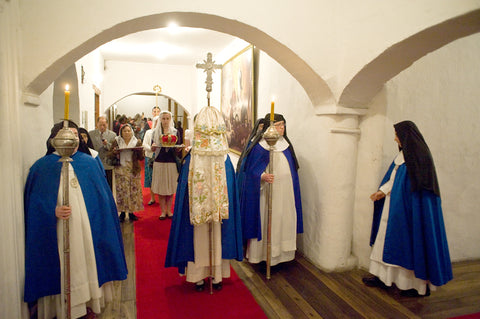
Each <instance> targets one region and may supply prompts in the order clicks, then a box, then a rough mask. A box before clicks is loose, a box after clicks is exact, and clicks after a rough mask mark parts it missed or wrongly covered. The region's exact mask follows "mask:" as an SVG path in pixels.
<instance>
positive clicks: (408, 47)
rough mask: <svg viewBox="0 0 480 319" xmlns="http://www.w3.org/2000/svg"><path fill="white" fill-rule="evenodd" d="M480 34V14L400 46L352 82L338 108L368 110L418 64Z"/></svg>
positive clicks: (450, 22) (437, 27)
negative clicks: (382, 92)
mask: <svg viewBox="0 0 480 319" xmlns="http://www.w3.org/2000/svg"><path fill="white" fill-rule="evenodd" d="M477 32H480V10H475V11H472V12H470V13H467V14H465V15H461V16H458V17H455V18H452V19H450V20H447V21H445V22H443V23H440V24H437V25H434V26H432V27H430V28H427V29H425V30H422V31H420V32H418V33H416V34H414V35H412V36H410V37H408V38H406V39H405V40H403V41H401V42H398V43H396V44H395V45H393V46H391V47H389V48H388V49H386V50H385V51H384V52H383V53H382V54H380V55H379V56H377V57H376V58H375V59H373V60H372V61H371V62H370V63H368V64H367V65H365V66H364V67H363V69H362V70H360V72H358V73H357V74H356V75H355V76H354V77H353V78H352V80H351V81H350V83H349V84H348V85H347V86H346V87H345V89H344V90H343V92H342V94H341V96H340V99H339V101H338V104H339V105H342V106H345V107H352V108H365V107H366V105H367V104H368V103H369V102H370V100H371V99H372V98H373V97H374V96H375V95H376V94H377V93H378V92H379V91H380V90H381V88H382V87H383V85H384V84H385V83H386V82H387V81H389V80H390V79H392V78H393V77H394V76H396V75H397V74H399V73H400V72H401V71H403V70H405V69H407V68H408V67H410V65H412V64H413V63H414V62H415V61H417V60H418V59H420V58H422V57H423V56H425V55H427V54H428V53H430V52H432V51H435V50H437V49H439V48H441V47H442V46H444V45H446V44H448V43H450V42H453V41H455V40H457V39H460V38H462V37H466V36H468V35H471V34H474V33H477Z"/></svg>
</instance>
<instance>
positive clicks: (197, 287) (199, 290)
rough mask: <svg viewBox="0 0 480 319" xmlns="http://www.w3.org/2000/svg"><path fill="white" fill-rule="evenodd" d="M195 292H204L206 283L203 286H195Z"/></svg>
mask: <svg viewBox="0 0 480 319" xmlns="http://www.w3.org/2000/svg"><path fill="white" fill-rule="evenodd" d="M195 290H196V291H198V292H202V291H204V290H205V282H203V284H195Z"/></svg>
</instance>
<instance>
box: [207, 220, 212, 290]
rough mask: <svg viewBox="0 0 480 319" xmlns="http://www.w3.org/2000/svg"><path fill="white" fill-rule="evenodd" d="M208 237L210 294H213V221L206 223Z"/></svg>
mask: <svg viewBox="0 0 480 319" xmlns="http://www.w3.org/2000/svg"><path fill="white" fill-rule="evenodd" d="M208 238H209V244H210V251H209V253H210V258H209V259H210V294H211V295H212V294H213V221H210V222H209V223H208Z"/></svg>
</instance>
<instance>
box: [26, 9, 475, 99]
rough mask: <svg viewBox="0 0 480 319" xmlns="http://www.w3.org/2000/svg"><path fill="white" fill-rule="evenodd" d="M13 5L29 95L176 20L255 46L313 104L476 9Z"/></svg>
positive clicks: (37, 92) (337, 94) (340, 90)
mask: <svg viewBox="0 0 480 319" xmlns="http://www.w3.org/2000/svg"><path fill="white" fill-rule="evenodd" d="M20 8H21V12H22V17H23V19H22V27H23V28H22V29H23V31H24V33H23V42H22V46H23V48H24V53H23V60H22V63H23V65H24V70H23V83H24V88H25V91H26V92H28V93H33V94H37V95H38V94H40V93H41V92H42V91H43V90H44V89H45V88H46V87H48V85H49V83H51V80H52V79H54V78H55V77H56V75H58V74H59V73H60V72H61V71H62V70H63V69H64V68H65V67H67V66H68V65H69V63H71V62H72V61H76V60H78V59H79V58H80V57H81V56H83V55H85V54H86V53H88V52H90V51H92V50H93V49H95V48H96V47H98V46H99V45H101V44H103V43H105V42H107V41H109V40H112V39H114V38H117V37H121V36H124V35H126V34H129V33H133V32H137V31H141V30H146V29H152V28H158V27H164V26H166V25H167V23H168V22H169V21H170V19H175V20H177V21H178V23H179V24H180V25H183V26H190V27H202V28H206V29H211V30H215V31H220V32H224V33H229V34H232V35H235V36H237V37H239V38H242V39H244V40H246V41H247V42H249V43H253V44H255V45H256V46H257V47H259V48H260V49H261V50H262V51H264V52H266V53H267V54H268V55H270V56H271V57H272V58H274V59H275V60H276V61H277V62H279V63H280V64H281V65H282V66H283V67H284V68H285V69H286V70H287V71H288V72H289V73H290V74H292V75H293V76H294V77H295V78H296V79H297V80H298V81H299V83H300V84H301V85H302V87H304V89H305V91H306V92H307V95H308V96H309V97H310V99H311V101H312V103H313V104H314V105H315V106H316V107H320V106H324V105H327V106H328V105H331V104H335V100H338V98H339V97H340V96H341V94H342V92H343V90H344V88H345V87H346V86H347V85H348V83H350V81H351V79H352V78H353V77H354V76H355V75H356V74H357V73H358V72H360V70H362V69H363V68H364V66H365V65H367V64H368V63H370V62H371V61H373V60H374V59H375V58H376V57H377V56H379V55H380V54H382V52H384V51H385V50H386V48H389V47H391V46H392V45H394V44H395V43H399V42H401V41H403V40H404V39H405V38H408V37H409V36H411V35H412V34H416V33H418V32H420V31H421V30H424V29H426V28H429V27H431V26H435V25H437V24H441V23H443V22H444V21H446V20H448V19H452V18H453V17H457V16H461V15H464V14H467V13H469V12H471V11H474V10H478V8H479V4H478V1H474V0H463V1H455V2H450V1H445V2H438V1H436V0H424V1H421V2H415V3H413V2H409V3H407V4H405V2H404V1H402V0H391V1H388V2H384V3H379V2H378V1H375V0H368V1H362V2H359V3H356V2H354V3H352V2H351V1H348V0H339V1H335V2H332V1H327V0H321V1H315V2H312V1H309V0H299V1H296V2H287V3H285V2H284V3H282V4H278V3H275V5H274V6H273V7H272V4H271V3H270V2H258V1H254V0H246V1H244V2H242V5H241V6H235V7H234V6H231V5H230V4H229V3H228V2H225V1H220V0H206V1H202V2H201V5H200V4H199V3H196V2H192V1H191V0H179V1H175V2H158V1H155V0H143V1H142V2H141V3H140V4H139V3H133V2H128V1H125V2H122V3H121V4H119V2H118V1H113V0H106V1H101V2H94V3H89V5H85V4H84V3H82V2H76V3H75V2H74V3H72V4H70V5H69V6H64V5H63V2H62V1H60V0H51V1H48V3H42V2H21V3H20ZM367 8H368V10H367ZM95 11H97V12H105V13H106V14H103V15H102V19H97V18H96V16H95V15H92V14H91V12H95ZM152 13H153V14H152ZM51 16H53V17H55V19H49V17H51ZM406 17H407V18H408V23H405V18H406ZM286 21H287V23H286ZM289 21H295V23H289ZM366 21H368V23H367V22H366ZM80 25H81V26H82V28H78V26H80ZM40 44H41V45H40ZM327 83H328V85H327ZM332 92H333V97H335V98H333V97H332Z"/></svg>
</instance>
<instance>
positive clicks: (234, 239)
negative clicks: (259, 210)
mask: <svg viewBox="0 0 480 319" xmlns="http://www.w3.org/2000/svg"><path fill="white" fill-rule="evenodd" d="M190 158H191V157H190V154H187V156H185V160H184V164H183V166H182V168H181V171H180V175H179V179H178V186H177V192H176V195H175V206H174V213H173V219H172V226H171V228H170V236H169V238H168V247H167V255H166V258H165V267H177V268H178V272H179V273H180V274H184V273H185V268H186V267H187V263H188V262H189V261H191V262H194V261H195V254H194V250H193V225H192V224H190V203H189V198H188V172H189V168H190ZM225 172H226V175H227V188H228V216H229V217H228V219H224V220H222V259H236V260H238V261H241V260H243V249H242V229H241V221H240V213H239V207H238V195H237V189H236V185H235V170H234V168H233V165H232V162H231V161H230V157H229V156H227V159H226V160H225Z"/></svg>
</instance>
